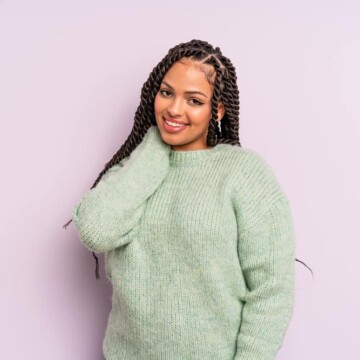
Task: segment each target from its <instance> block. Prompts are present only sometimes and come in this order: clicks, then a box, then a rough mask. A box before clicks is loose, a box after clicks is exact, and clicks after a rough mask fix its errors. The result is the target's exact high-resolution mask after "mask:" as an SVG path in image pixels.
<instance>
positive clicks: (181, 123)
mask: <svg viewBox="0 0 360 360" xmlns="http://www.w3.org/2000/svg"><path fill="white" fill-rule="evenodd" d="M163 119H164V120H167V121H171V122H173V123H175V124H179V125H189V124H187V123H184V122H182V121H178V120H175V119H171V118H165V117H164V118H163Z"/></svg>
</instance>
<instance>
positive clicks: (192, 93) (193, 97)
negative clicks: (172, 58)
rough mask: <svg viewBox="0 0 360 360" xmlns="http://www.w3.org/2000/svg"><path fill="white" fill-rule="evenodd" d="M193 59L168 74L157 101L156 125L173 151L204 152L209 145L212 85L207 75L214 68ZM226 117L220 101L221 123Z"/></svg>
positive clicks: (173, 68) (177, 65)
mask: <svg viewBox="0 0 360 360" xmlns="http://www.w3.org/2000/svg"><path fill="white" fill-rule="evenodd" d="M199 66H200V64H199V63H197V62H194V61H192V60H188V59H187V60H186V61H181V62H180V61H179V62H176V63H175V64H173V65H172V67H171V68H170V69H169V70H168V72H167V73H166V74H165V76H164V78H163V80H162V83H161V85H160V89H159V91H158V93H157V94H156V97H155V100H154V112H155V118H156V123H157V126H158V128H159V131H160V134H161V137H162V139H163V140H164V141H165V142H166V143H168V144H170V145H171V148H172V149H173V150H177V151H178V150H182V151H184V150H186V151H187V150H201V149H208V148H211V147H210V146H208V145H207V144H206V138H207V133H208V126H209V122H210V120H211V97H212V92H213V86H212V85H211V84H210V83H209V82H208V80H207V79H206V77H205V74H204V72H203V71H202V70H201V69H203V70H205V71H208V70H210V69H211V68H212V67H211V65H207V64H202V65H201V69H200V68H199ZM223 115H224V107H223V104H222V103H221V102H220V104H219V108H218V120H219V119H221V118H222V117H223Z"/></svg>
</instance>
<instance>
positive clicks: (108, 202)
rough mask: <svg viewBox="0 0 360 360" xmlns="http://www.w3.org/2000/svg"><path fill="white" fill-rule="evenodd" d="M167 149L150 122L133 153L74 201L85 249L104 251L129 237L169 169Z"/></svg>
mask: <svg viewBox="0 0 360 360" xmlns="http://www.w3.org/2000/svg"><path fill="white" fill-rule="evenodd" d="M169 152H170V145H168V144H167V143H165V142H164V141H163V140H162V138H161V136H160V133H159V129H158V128H157V127H156V126H151V127H150V128H149V129H148V131H147V132H146V134H145V136H144V138H143V140H142V141H141V143H140V144H139V145H138V146H137V147H136V148H135V149H134V150H133V151H132V153H131V154H130V155H129V156H128V157H126V158H124V159H123V160H122V161H121V162H120V163H119V164H116V165H114V166H112V167H111V168H110V169H109V170H108V171H107V172H106V173H105V174H104V175H103V177H102V178H101V180H100V181H99V182H98V184H97V185H96V186H95V187H94V188H92V189H90V190H88V191H87V192H86V193H85V195H84V196H83V197H82V198H81V199H80V200H79V201H78V202H77V203H76V205H75V207H74V208H73V211H72V219H73V221H74V224H75V226H76V228H77V230H78V233H79V237H80V241H81V243H82V244H83V245H84V246H85V247H86V248H87V249H88V250H90V251H93V252H97V253H103V252H106V251H110V250H113V249H115V248H117V247H120V246H123V245H125V244H127V243H129V242H130V241H132V239H133V238H134V235H136V231H137V226H136V225H137V224H138V223H139V221H140V218H141V216H142V214H143V212H144V209H145V204H146V201H147V199H148V198H149V197H150V196H151V195H152V194H153V193H154V192H155V190H156V189H157V188H158V187H159V186H160V184H161V183H162V181H163V179H164V178H165V176H166V174H167V172H168V170H169Z"/></svg>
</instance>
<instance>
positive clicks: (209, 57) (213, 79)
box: [63, 39, 312, 279]
mask: <svg viewBox="0 0 360 360" xmlns="http://www.w3.org/2000/svg"><path fill="white" fill-rule="evenodd" d="M188 59H190V60H193V61H196V62H198V63H200V64H208V65H211V66H212V68H211V69H212V70H211V71H207V72H205V76H206V78H207V80H208V81H209V83H210V84H211V85H213V96H212V101H211V115H212V118H211V120H210V123H209V127H208V135H207V145H208V146H215V145H216V144H219V143H223V144H231V145H234V146H240V147H241V143H240V140H239V109H240V101H239V90H238V86H237V76H236V70H235V67H234V66H233V64H232V63H231V61H230V60H229V59H228V58H227V57H225V56H223V55H222V53H221V50H220V48H219V47H216V48H215V49H214V47H213V46H212V45H210V44H209V43H208V42H206V41H202V40H196V39H193V40H191V41H189V42H185V43H180V44H178V45H176V46H174V47H173V48H171V49H170V50H169V51H168V53H167V54H166V55H165V57H164V58H163V59H162V60H161V61H160V62H159V63H158V65H156V66H155V67H154V68H153V70H152V72H151V73H150V75H149V78H148V79H147V81H146V82H145V83H144V84H143V87H142V89H141V97H140V104H139V106H138V108H137V110H136V112H135V118H134V124H133V128H132V130H131V132H130V135H129V136H128V138H127V139H126V140H125V142H124V143H123V145H122V146H121V147H120V149H119V150H118V151H117V152H116V153H115V155H113V157H112V158H111V160H110V161H109V162H108V163H106V165H105V167H104V169H103V170H102V171H101V172H100V174H99V175H98V177H97V179H96V180H95V182H94V184H93V185H92V187H91V189H93V188H94V187H95V186H96V185H97V184H98V183H99V181H100V180H101V178H102V177H103V176H104V174H105V173H106V172H107V171H108V170H109V169H110V168H111V167H112V166H114V165H116V164H118V163H119V162H120V161H121V160H122V159H124V158H125V157H128V156H129V155H130V154H131V153H132V151H133V150H134V149H135V148H136V147H137V146H138V145H139V143H140V142H141V141H142V139H143V138H144V136H145V134H146V132H147V130H148V129H149V127H151V126H152V125H155V126H157V123H156V119H155V114H154V99H155V96H156V94H157V93H158V91H159V89H160V84H161V82H162V79H163V78H164V76H165V74H166V72H167V71H168V70H169V69H170V67H171V66H172V65H173V64H174V63H176V62H178V61H183V60H188ZM220 101H222V102H223V104H224V107H225V114H224V116H223V118H222V119H221V121H216V120H217V109H218V104H219V102H220ZM71 221H72V219H70V220H69V221H68V222H67V223H66V224H65V225H64V226H63V227H64V228H65V229H66V227H67V226H68V225H69V224H70V223H71ZM92 254H93V256H94V258H95V260H96V269H95V276H96V278H97V279H98V278H99V277H100V276H99V262H98V258H97V256H96V255H95V253H94V252H93V253H92ZM295 261H299V262H301V263H302V264H303V265H305V266H306V267H307V268H308V269H310V268H309V267H308V266H307V265H306V264H304V263H303V262H302V261H300V260H298V259H296V258H295ZM310 271H311V273H312V270H311V269H310Z"/></svg>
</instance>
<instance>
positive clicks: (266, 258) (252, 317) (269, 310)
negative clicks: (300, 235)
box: [235, 195, 295, 360]
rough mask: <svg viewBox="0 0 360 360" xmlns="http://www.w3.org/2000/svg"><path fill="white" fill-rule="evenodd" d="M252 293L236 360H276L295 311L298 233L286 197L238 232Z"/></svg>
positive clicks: (247, 302) (243, 321) (245, 303)
mask: <svg viewBox="0 0 360 360" xmlns="http://www.w3.org/2000/svg"><path fill="white" fill-rule="evenodd" d="M238 239H239V243H238V253H239V260H240V264H241V269H242V271H243V275H244V278H245V282H246V286H247V292H246V295H245V297H244V307H243V312H242V323H241V326H240V330H239V335H238V341H237V353H236V356H235V360H274V359H275V357H276V353H277V351H278V350H279V348H280V347H281V345H282V341H283V338H284V336H285V332H286V330H287V328H288V325H289V322H290V320H291V316H292V312H293V307H294V297H295V296H294V292H295V291H294V272H295V234H294V229H293V223H292V217H291V212H290V207H289V203H288V200H287V198H286V196H285V195H284V196H282V197H280V198H277V199H276V200H275V201H274V203H272V204H271V205H269V207H268V208H267V210H266V211H263V212H262V215H261V216H260V217H259V218H258V219H257V221H256V222H255V223H254V224H252V225H251V227H250V228H248V229H245V230H240V229H239V237H238Z"/></svg>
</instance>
